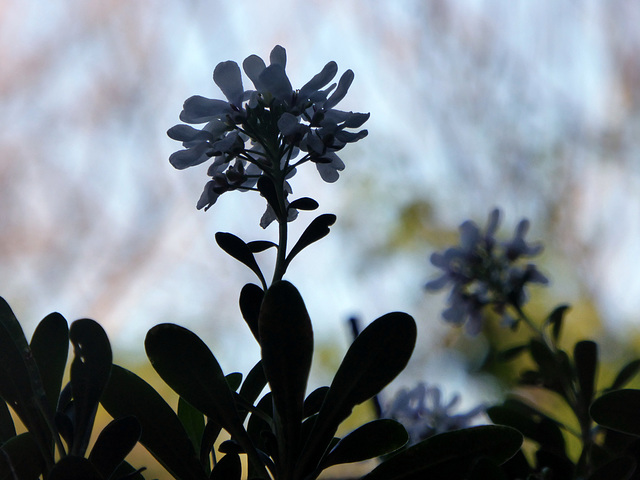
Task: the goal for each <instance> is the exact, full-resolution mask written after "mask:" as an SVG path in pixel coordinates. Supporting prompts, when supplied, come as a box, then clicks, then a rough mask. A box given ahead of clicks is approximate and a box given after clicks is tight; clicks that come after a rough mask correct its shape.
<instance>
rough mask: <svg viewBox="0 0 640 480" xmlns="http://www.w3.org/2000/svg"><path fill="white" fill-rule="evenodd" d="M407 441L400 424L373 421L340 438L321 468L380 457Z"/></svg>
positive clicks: (381, 420) (405, 433) (390, 421)
mask: <svg viewBox="0 0 640 480" xmlns="http://www.w3.org/2000/svg"><path fill="white" fill-rule="evenodd" d="M408 441H409V435H408V434H407V431H406V430H405V428H404V427H403V426H402V425H401V424H400V423H398V422H396V421H395V420H390V419H386V418H385V419H380V420H373V421H371V422H369V423H365V424H364V425H362V426H361V427H360V428H357V429H356V430H354V431H353V432H351V433H350V434H348V435H347V436H346V437H344V438H342V439H341V440H340V441H339V442H338V443H337V444H336V446H335V447H334V448H333V450H331V452H330V453H329V455H327V456H326V457H325V459H324V460H323V461H322V468H323V469H325V468H327V467H330V466H331V465H338V464H341V463H354V462H360V461H362V460H368V459H370V458H374V457H380V456H382V455H385V454H387V453H391V452H393V451H395V450H398V449H399V448H400V447H402V446H403V445H405V444H406V443H407V442H408Z"/></svg>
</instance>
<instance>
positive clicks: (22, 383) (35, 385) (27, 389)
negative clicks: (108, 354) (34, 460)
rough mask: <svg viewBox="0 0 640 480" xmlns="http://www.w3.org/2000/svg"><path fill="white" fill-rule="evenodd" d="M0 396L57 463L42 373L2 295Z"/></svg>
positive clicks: (44, 453)
mask: <svg viewBox="0 0 640 480" xmlns="http://www.w3.org/2000/svg"><path fill="white" fill-rule="evenodd" d="M0 397H1V398H2V399H4V400H5V401H6V402H7V404H8V405H9V406H11V408H13V410H14V411H15V412H16V414H17V415H18V417H19V418H20V420H21V421H22V423H23V424H24V425H25V427H26V428H27V430H28V431H29V432H31V433H32V434H33V437H34V439H35V441H36V443H37V444H38V445H39V446H40V450H41V451H42V454H43V455H44V456H45V457H44V458H45V462H46V463H47V464H48V465H53V462H54V459H53V444H52V438H53V437H52V433H51V429H50V427H49V426H50V425H52V424H53V412H52V411H50V410H49V404H48V403H47V401H46V394H45V391H44V387H43V385H42V379H41V377H40V372H39V371H38V365H37V363H36V360H35V358H34V357H33V352H32V351H31V348H29V345H28V344H27V339H26V338H25V336H24V332H23V331H22V327H21V326H20V323H19V322H18V319H17V318H16V316H15V315H14V314H13V311H12V310H11V307H9V304H8V303H7V302H6V301H5V300H4V299H3V298H2V297H0Z"/></svg>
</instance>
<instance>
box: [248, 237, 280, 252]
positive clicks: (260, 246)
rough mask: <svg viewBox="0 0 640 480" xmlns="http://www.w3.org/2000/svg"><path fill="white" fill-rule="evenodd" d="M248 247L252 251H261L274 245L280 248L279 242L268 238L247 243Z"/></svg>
mask: <svg viewBox="0 0 640 480" xmlns="http://www.w3.org/2000/svg"><path fill="white" fill-rule="evenodd" d="M247 247H249V250H250V251H251V252H252V253H260V252H264V251H265V250H268V249H270V248H273V247H275V248H278V244H277V243H273V242H269V241H267V240H254V241H253V242H249V243H247Z"/></svg>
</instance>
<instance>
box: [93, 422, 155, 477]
mask: <svg viewBox="0 0 640 480" xmlns="http://www.w3.org/2000/svg"><path fill="white" fill-rule="evenodd" d="M141 433H142V430H141V426H140V422H138V420H137V419H136V417H134V416H132V415H129V416H126V417H121V418H117V419H115V420H113V421H111V422H109V424H108V425H107V426H106V427H104V429H102V431H101V432H100V435H98V438H97V439H96V443H95V444H94V445H93V448H92V449H91V454H90V455H89V460H90V461H91V463H92V464H93V466H94V467H95V469H96V470H97V471H98V472H99V473H100V475H102V477H103V478H109V477H110V476H111V475H112V474H113V472H115V471H116V469H117V468H118V467H119V466H120V464H121V463H122V462H123V461H124V459H125V457H126V456H127V455H129V453H130V452H131V450H132V449H133V447H134V446H135V445H136V443H138V440H139V439H140V434H141Z"/></svg>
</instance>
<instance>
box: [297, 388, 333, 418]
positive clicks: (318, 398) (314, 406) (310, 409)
mask: <svg viewBox="0 0 640 480" xmlns="http://www.w3.org/2000/svg"><path fill="white" fill-rule="evenodd" d="M328 392H329V387H318V388H316V389H315V390H314V391H313V392H311V393H310V394H309V395H308V396H307V398H306V399H305V400H304V410H303V414H302V416H303V417H304V418H307V417H310V416H311V415H315V414H316V413H318V412H319V411H320V407H322V404H323V403H324V399H325V398H326V397H327V393H328Z"/></svg>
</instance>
